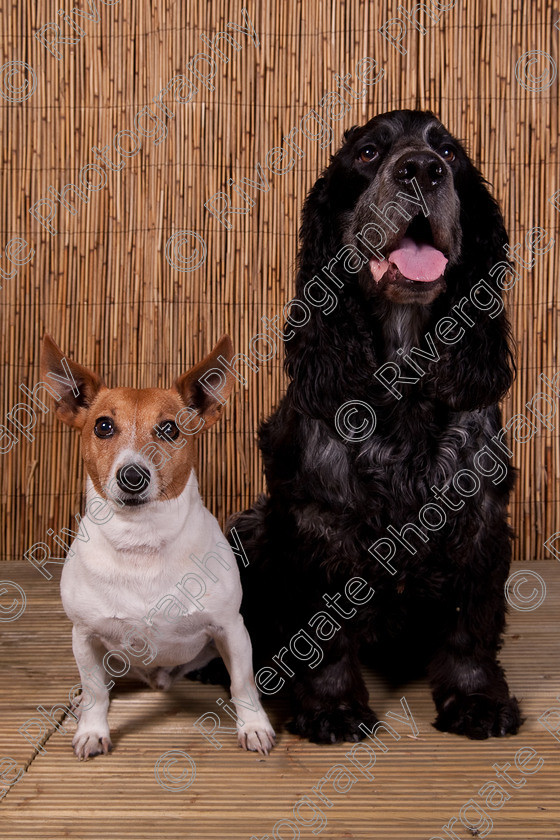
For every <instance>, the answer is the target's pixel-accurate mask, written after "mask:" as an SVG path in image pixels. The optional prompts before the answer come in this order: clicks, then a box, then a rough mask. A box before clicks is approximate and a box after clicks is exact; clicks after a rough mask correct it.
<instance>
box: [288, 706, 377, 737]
mask: <svg viewBox="0 0 560 840" xmlns="http://www.w3.org/2000/svg"><path fill="white" fill-rule="evenodd" d="M361 723H363V724H365V726H367V727H368V729H371V727H372V726H373V725H374V724H375V723H377V717H376V716H375V714H374V713H373V712H372V711H371V709H370V708H368V707H367V706H356V707H350V706H337V707H336V708H334V709H329V710H326V709H317V710H313V711H301V712H298V714H296V715H295V716H294V719H293V720H291V721H290V722H289V723H288V724H286V728H287V729H288V731H289V732H291V733H293V734H294V735H301V736H302V737H303V738H307V739H308V740H309V741H313V743H315V744H335V743H337V742H339V741H361V740H362V739H363V738H365V737H366V734H367V733H366V732H364V731H363V730H362V729H360V724H361Z"/></svg>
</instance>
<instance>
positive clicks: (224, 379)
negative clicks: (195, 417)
mask: <svg viewBox="0 0 560 840" xmlns="http://www.w3.org/2000/svg"><path fill="white" fill-rule="evenodd" d="M220 357H221V360H220ZM232 357H233V344H232V343H231V339H230V337H229V335H223V336H222V337H221V338H220V340H219V341H218V343H217V344H216V346H215V347H214V349H213V350H212V351H211V352H210V353H208V355H207V356H206V357H205V358H204V359H203V360H202V361H201V362H199V363H198V364H197V365H195V366H194V367H193V368H191V369H190V370H189V371H188V372H187V373H183V374H182V376H179V378H178V379H176V380H175V382H174V386H175V388H176V389H177V390H178V391H179V394H180V395H181V399H182V400H183V402H184V403H185V405H186V406H187V407H188V408H192V409H194V410H195V411H196V412H197V413H198V414H199V415H200V416H201V417H202V418H203V419H204V429H208V428H209V427H210V426H212V425H213V424H214V423H215V422H216V421H217V420H219V418H220V416H221V414H222V411H223V408H224V405H225V403H226V401H227V398H228V397H229V395H230V394H231V389H232V388H233V383H234V376H233V374H232V373H231V371H230V370H229V368H228V367H227V365H228V364H229V363H230V362H231V360H232ZM224 362H225V363H226V364H224Z"/></svg>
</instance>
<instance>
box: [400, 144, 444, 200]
mask: <svg viewBox="0 0 560 840" xmlns="http://www.w3.org/2000/svg"><path fill="white" fill-rule="evenodd" d="M445 174H446V173H445V167H444V165H443V163H442V161H441V160H440V159H439V158H438V157H436V155H434V154H432V152H408V153H407V154H404V155H402V156H401V157H400V158H399V159H398V161H397V162H396V163H395V165H394V167H393V178H394V179H395V181H396V182H397V183H398V184H408V183H410V181H412V179H413V178H416V180H417V181H418V183H419V185H420V189H422V190H425V191H427V192H429V191H430V190H434V189H437V187H439V185H440V184H441V182H442V181H443V179H444V178H445Z"/></svg>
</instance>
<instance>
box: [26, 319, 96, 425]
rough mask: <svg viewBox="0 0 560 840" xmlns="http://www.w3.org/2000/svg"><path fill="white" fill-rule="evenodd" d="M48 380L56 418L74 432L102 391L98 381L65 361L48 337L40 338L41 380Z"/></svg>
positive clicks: (86, 369) (77, 366) (75, 365)
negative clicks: (53, 394)
mask: <svg viewBox="0 0 560 840" xmlns="http://www.w3.org/2000/svg"><path fill="white" fill-rule="evenodd" d="M47 375H48V380H47V381H49V383H50V384H52V387H53V388H54V390H55V391H57V392H58V393H59V394H60V398H59V399H58V400H55V403H56V416H57V417H58V418H59V420H62V422H63V423H66V424H67V425H68V426H72V428H74V429H81V428H82V426H83V425H84V422H85V419H86V416H87V412H88V408H89V406H90V405H91V403H92V402H93V400H94V398H95V396H96V394H97V392H98V391H99V389H100V388H102V387H103V382H102V380H101V378H100V377H99V376H98V375H97V374H96V373H94V372H93V371H92V370H89V369H88V368H86V367H84V366H83V365H79V364H77V362H73V361H72V360H71V359H66V358H65V357H64V353H63V352H62V350H61V349H60V347H57V345H56V344H55V343H54V341H53V340H52V338H51V337H50V335H48V334H45V335H44V336H43V346H42V348H41V378H42V379H45V378H46V377H47Z"/></svg>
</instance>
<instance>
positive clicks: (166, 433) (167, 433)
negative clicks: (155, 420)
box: [156, 420, 179, 440]
mask: <svg viewBox="0 0 560 840" xmlns="http://www.w3.org/2000/svg"><path fill="white" fill-rule="evenodd" d="M156 435H157V436H158V438H170V439H171V440H177V438H178V437H179V429H178V428H177V426H176V424H175V423H174V422H173V420H164V421H163V423H159V424H158V425H157V426H156Z"/></svg>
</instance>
